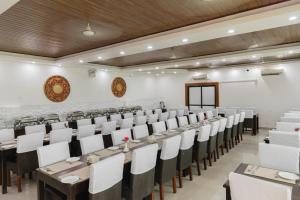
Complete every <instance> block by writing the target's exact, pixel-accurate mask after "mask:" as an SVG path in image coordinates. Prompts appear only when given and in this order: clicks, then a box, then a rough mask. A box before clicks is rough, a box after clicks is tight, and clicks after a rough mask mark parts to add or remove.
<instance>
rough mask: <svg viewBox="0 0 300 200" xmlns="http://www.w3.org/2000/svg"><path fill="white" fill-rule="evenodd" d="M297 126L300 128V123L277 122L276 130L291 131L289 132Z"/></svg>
mask: <svg viewBox="0 0 300 200" xmlns="http://www.w3.org/2000/svg"><path fill="white" fill-rule="evenodd" d="M297 128H300V123H291V122H276V130H277V131H289V132H293V131H295V130H296V129H297Z"/></svg>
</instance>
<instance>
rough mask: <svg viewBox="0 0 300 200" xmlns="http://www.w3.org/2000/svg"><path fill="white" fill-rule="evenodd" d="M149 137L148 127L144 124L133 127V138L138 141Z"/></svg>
mask: <svg viewBox="0 0 300 200" xmlns="http://www.w3.org/2000/svg"><path fill="white" fill-rule="evenodd" d="M147 136H149V130H148V126H147V125H146V124H143V125H139V126H135V127H133V138H134V139H140V138H144V137H147Z"/></svg>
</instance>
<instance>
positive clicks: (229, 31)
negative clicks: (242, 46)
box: [227, 29, 235, 34]
mask: <svg viewBox="0 0 300 200" xmlns="http://www.w3.org/2000/svg"><path fill="white" fill-rule="evenodd" d="M227 33H229V34H231V33H235V30H234V29H229V30H228V31H227Z"/></svg>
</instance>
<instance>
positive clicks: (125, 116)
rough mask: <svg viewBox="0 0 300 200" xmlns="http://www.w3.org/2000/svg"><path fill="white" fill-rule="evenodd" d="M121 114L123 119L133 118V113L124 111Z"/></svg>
mask: <svg viewBox="0 0 300 200" xmlns="http://www.w3.org/2000/svg"><path fill="white" fill-rule="evenodd" d="M123 116H124V119H127V118H133V113H124V114H123Z"/></svg>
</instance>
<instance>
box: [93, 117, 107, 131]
mask: <svg viewBox="0 0 300 200" xmlns="http://www.w3.org/2000/svg"><path fill="white" fill-rule="evenodd" d="M94 121H95V126H96V128H102V125H103V123H104V122H107V117H106V116H102V117H96V118H94Z"/></svg>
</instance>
